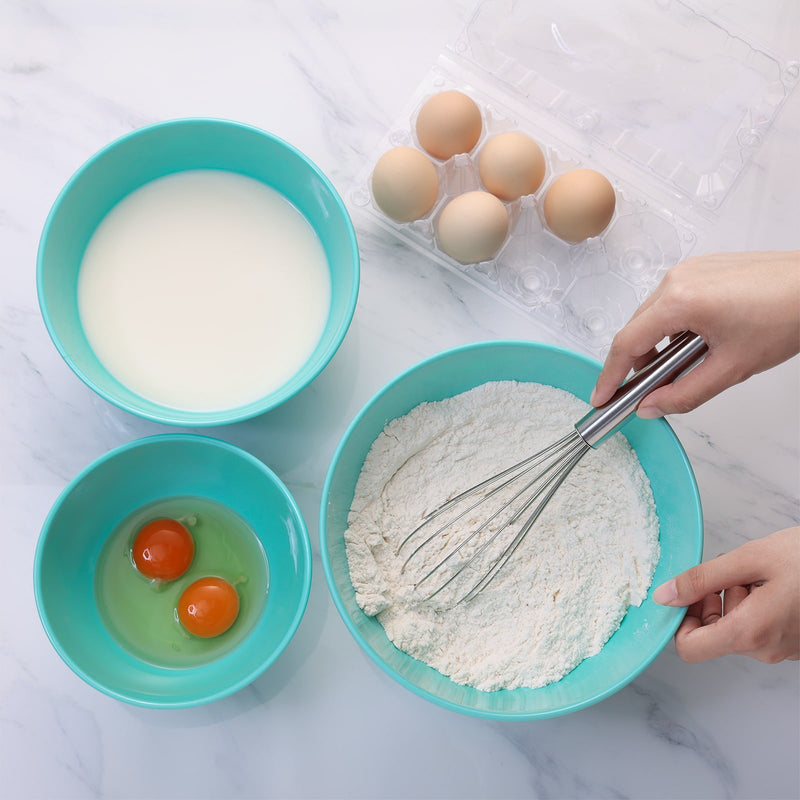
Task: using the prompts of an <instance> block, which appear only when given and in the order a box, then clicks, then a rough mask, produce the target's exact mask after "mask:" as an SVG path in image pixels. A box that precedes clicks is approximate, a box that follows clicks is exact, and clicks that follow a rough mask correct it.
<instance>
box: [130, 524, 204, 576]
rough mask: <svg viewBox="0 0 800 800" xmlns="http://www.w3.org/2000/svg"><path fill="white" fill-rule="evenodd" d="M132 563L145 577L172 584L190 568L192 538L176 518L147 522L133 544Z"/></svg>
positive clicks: (192, 556)
mask: <svg viewBox="0 0 800 800" xmlns="http://www.w3.org/2000/svg"><path fill="white" fill-rule="evenodd" d="M132 555H133V563H134V564H135V565H136V569H138V570H139V572H141V573H142V575H144V576H145V577H147V578H151V579H153V580H159V581H174V580H175V579H176V578H180V576H181V575H183V573H184V572H186V570H187V569H189V566H190V564H191V563H192V559H193V558H194V539H193V538H192V534H191V533H189V530H188V529H187V528H186V526H185V525H183V524H182V523H180V522H178V520H176V519H167V518H163V519H154V520H153V521H152V522H148V523H147V524H146V525H145V526H144V527H142V529H141V530H140V531H139V533H137V534H136V538H135V539H134V541H133V548H132Z"/></svg>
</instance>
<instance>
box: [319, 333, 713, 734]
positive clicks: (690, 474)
mask: <svg viewBox="0 0 800 800" xmlns="http://www.w3.org/2000/svg"><path fill="white" fill-rule="evenodd" d="M508 346H513V347H519V346H523V347H527V348H530V349H533V350H546V351H550V352H555V353H560V354H563V355H567V356H570V357H574V358H577V359H578V360H580V361H583V362H584V363H585V364H587V365H590V366H592V367H595V368H596V369H597V370H598V373H599V371H600V368H601V366H602V365H601V363H600V362H599V361H597V360H596V359H594V358H591V357H589V356H587V355H585V354H583V353H580V352H577V351H574V350H570V349H568V348H566V347H562V346H560V345H555V344H549V343H546V342H538V341H533V340H523V339H494V340H488V341H480V342H472V343H469V344H464V345H458V346H456V347H452V348H449V349H447V350H444V351H441V352H439V353H435V354H433V355H431V356H429V357H427V358H424V359H422V360H421V361H418V362H417V363H415V364H412V365H411V366H410V367H408V368H406V369H404V370H403V371H402V372H400V373H399V374H398V375H396V376H395V377H394V378H392V379H391V380H389V381H388V382H387V383H386V384H384V385H383V386H382V387H381V388H380V389H378V391H376V392H375V393H374V394H373V395H372V396H371V397H370V398H369V399H368V400H367V401H366V403H364V405H363V406H362V407H361V409H360V410H359V412H358V413H357V414H356V416H355V417H354V418H353V420H352V421H351V422H350V424H349V425H348V426H347V428H346V430H345V432H344V433H343V434H342V437H341V439H340V441H339V443H338V445H337V447H336V450H335V451H334V454H333V457H332V458H331V462H330V465H329V467H328V471H327V473H326V476H325V482H324V484H323V488H322V498H321V502H320V514H319V538H320V555H321V561H322V570H323V573H324V575H325V581H326V583H327V585H328V591H329V593H330V595H331V599H332V600H333V603H334V606H335V607H336V610H337V611H338V613H339V616H340V617H341V618H342V621H343V622H344V624H345V626H346V627H347V629H348V630H349V631H350V633H351V634H352V636H353V638H354V639H355V640H356V642H357V643H358V644H359V646H360V647H361V649H362V650H363V651H364V652H365V653H366V654H367V655H368V656H369V657H370V658H371V659H372V661H373V662H374V663H375V664H377V665H378V666H379V667H380V668H381V669H382V670H383V671H384V672H385V673H387V674H388V675H389V676H390V677H392V678H393V679H394V680H396V681H397V682H398V683H399V684H400V685H401V686H404V687H405V688H406V689H408V690H410V691H411V692H413V693H414V694H416V695H418V696H419V697H422V698H424V699H425V700H429V701H431V702H432V703H434V704H436V705H438V706H441V707H442V708H447V709H449V710H451V711H456V712H458V713H461V714H465V715H467V716H471V717H480V718H483V719H494V720H508V721H512V720H520V721H524V720H535V719H547V718H552V717H558V716H563V715H564V714H568V713H571V712H573V711H579V710H581V709H583V708H588V707H589V706H592V705H595V704H596V703H599V702H600V701H601V700H604V699H606V698H607V697H609V696H611V695H612V694H614V693H616V692H617V691H619V690H620V689H622V688H623V687H624V686H626V685H627V684H629V683H630V682H631V681H633V680H634V679H635V678H637V677H638V676H639V675H641V673H642V672H644V670H645V669H647V667H649V666H650V664H652V662H653V661H654V660H655V659H656V658H657V657H658V656H659V655H660V654H661V652H662V651H663V649H664V648H665V647H666V645H667V644H668V643H669V642H670V640H671V639H672V637H673V636H674V634H675V631H677V629H678V626H679V625H680V623H681V621H682V620H683V618H684V616H685V614H686V609H685V608H668V609H667V612H668V613H671V615H672V620H671V622H670V624H669V625H667V626H666V629H665V631H664V633H663V634H662V636H661V637H660V638H659V639H658V640H657V642H656V645H655V647H654V648H653V651H652V653H651V654H650V655H649V656H648V657H647V658H645V659H643V660H642V661H641V662H640V663H639V664H637V666H636V667H635V668H634V669H632V670H631V671H630V672H629V673H628V674H627V675H626V676H625V677H624V678H621V679H620V680H618V681H616V682H615V683H614V684H612V685H611V686H609V687H607V688H606V689H605V690H603V691H602V692H598V693H597V694H596V695H593V696H592V697H589V698H586V699H584V700H581V701H579V702H576V703H572V704H569V705H566V706H563V707H560V708H557V709H552V710H547V711H494V710H491V709H479V708H473V707H470V706H465V705H462V704H460V703H456V702H453V701H451V700H448V699H445V698H442V697H440V696H439V695H436V694H434V693H432V692H429V691H427V690H426V689H423V688H421V687H420V686H418V685H417V684H415V683H414V682H413V681H410V680H409V679H408V678H406V677H405V676H404V675H403V674H401V673H400V672H398V671H397V670H396V669H394V668H393V667H392V666H390V665H389V664H387V663H386V662H385V661H384V660H383V659H382V658H381V656H380V655H379V654H378V653H377V652H376V651H375V650H374V649H373V647H372V646H371V645H370V644H369V642H367V640H366V639H365V638H364V637H363V635H362V634H361V632H360V631H359V629H358V627H357V626H356V625H355V623H354V622H353V620H352V619H351V618H350V614H349V612H348V610H347V608H346V607H345V605H344V601H343V599H342V597H341V596H340V594H339V591H338V589H337V587H336V581H335V579H334V576H333V567H332V564H331V562H330V559H329V557H328V526H327V522H326V516H327V506H328V497H329V494H330V490H331V484H332V482H333V475H334V472H335V471H336V468H337V465H338V463H339V460H340V458H341V456H342V453H343V451H344V448H345V447H346V446H347V443H348V441H349V440H350V437H351V436H352V434H353V432H354V431H355V429H356V428H357V427H358V426H359V424H360V423H361V421H362V419H363V418H364V417H365V416H366V415H367V413H368V412H369V410H370V409H371V408H372V406H373V405H375V404H376V403H377V402H378V401H379V400H380V399H381V398H382V397H383V396H384V395H385V394H387V393H388V392H390V391H391V390H392V389H394V387H395V386H397V385H398V384H399V383H401V382H403V381H404V380H406V379H407V378H408V377H409V376H410V375H411V374H413V373H414V372H416V371H417V370H419V369H422V368H424V367H426V366H428V365H430V364H434V363H436V362H437V361H441V360H442V359H446V358H449V357H452V356H454V355H456V354H459V353H463V352H467V351H479V350H485V349H492V348H496V347H508ZM389 421H390V420H387V421H386V422H387V423H388V422H389ZM647 422H648V424H651V425H658V426H659V427H660V428H661V429H662V430H663V432H664V433H665V435H667V436H668V437H669V438H670V439H671V440H672V441H673V442H674V443H675V444H676V445H677V451H678V453H679V454H680V458H681V461H682V465H683V466H684V467H685V468H686V476H687V478H688V480H689V486H690V488H691V491H692V495H693V497H694V509H693V510H694V516H695V522H696V524H697V529H698V531H699V533H700V535H699V537H698V541H697V542H696V545H695V548H694V552H693V553H692V556H693V559H694V561H695V563H697V562H699V561H700V558H701V557H702V552H703V514H702V507H701V503H700V492H699V488H698V485H697V479H696V478H695V475H694V471H693V470H692V467H691V463H690V462H689V458H688V456H687V455H686V452H685V450H684V449H683V445H682V444H681V442H680V439H679V438H678V436H677V435H676V434H675V431H674V430H673V429H672V427H671V426H670V424H669V423H668V422H667V421H666V420H665V419H663V418H661V419H653V420H648V421H647ZM362 613H363V612H362ZM387 638H388V637H387ZM389 643H390V644H392V643H391V641H390V642H389ZM401 652H402V651H401ZM406 655H407V654H406ZM408 657H409V658H412V656H408ZM442 677H444V678H447V676H444V675H443V676H442ZM541 688H547V687H541ZM476 691H477V690H476ZM498 691H500V692H507V691H519V690H517V689H514V690H509V689H500V690H498ZM525 691H534V692H535V691H537V690H536V689H528V690H525Z"/></svg>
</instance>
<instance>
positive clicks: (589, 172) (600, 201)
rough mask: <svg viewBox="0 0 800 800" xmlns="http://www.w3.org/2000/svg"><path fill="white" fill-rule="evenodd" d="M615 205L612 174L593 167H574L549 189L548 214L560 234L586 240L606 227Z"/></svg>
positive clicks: (547, 197)
mask: <svg viewBox="0 0 800 800" xmlns="http://www.w3.org/2000/svg"><path fill="white" fill-rule="evenodd" d="M615 205H616V195H615V194H614V187H613V186H612V185H611V183H610V182H609V180H608V178H606V177H605V176H604V175H601V174H600V173H599V172H595V170H593V169H573V170H571V171H570V172H565V173H564V174H563V175H562V176H561V177H560V178H557V179H556V180H555V181H554V182H553V185H552V186H551V187H550V188H549V189H548V190H547V195H546V196H545V198H544V218H545V221H546V222H547V226H548V227H549V228H550V230H551V231H552V232H553V233H554V234H555V235H556V236H558V237H559V238H561V239H563V240H564V241H566V242H573V243H574V242H582V241H583V240H584V239H588V238H590V237H591V236H599V235H600V234H601V233H602V232H603V231H604V230H605V228H606V226H607V225H608V223H609V222H611V217H612V216H614V207H615Z"/></svg>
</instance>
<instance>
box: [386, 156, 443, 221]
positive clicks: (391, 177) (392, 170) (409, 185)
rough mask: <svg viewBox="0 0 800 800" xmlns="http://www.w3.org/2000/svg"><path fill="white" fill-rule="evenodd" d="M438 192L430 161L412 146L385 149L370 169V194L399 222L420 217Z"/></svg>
mask: <svg viewBox="0 0 800 800" xmlns="http://www.w3.org/2000/svg"><path fill="white" fill-rule="evenodd" d="M438 195H439V175H438V173H437V172H436V167H435V166H434V165H433V162H432V161H431V160H430V159H429V158H428V157H427V156H426V155H425V154H424V153H421V152H420V151H419V150H417V149H415V148H413V147H393V148H392V149H391V150H387V152H385V153H384V154H383V155H382V156H381V157H380V158H379V159H378V163H377V164H375V169H374V170H373V171H372V196H373V197H374V198H375V202H376V203H377V204H378V207H379V208H380V210H381V211H383V213H384V214H386V216H388V217H391V218H392V219H394V220H397V221H398V222H413V221H414V220H415V219H421V218H422V217H424V216H425V215H426V214H427V213H428V212H429V211H430V210H431V209H432V208H433V204H434V203H435V202H436V198H437V197H438Z"/></svg>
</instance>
